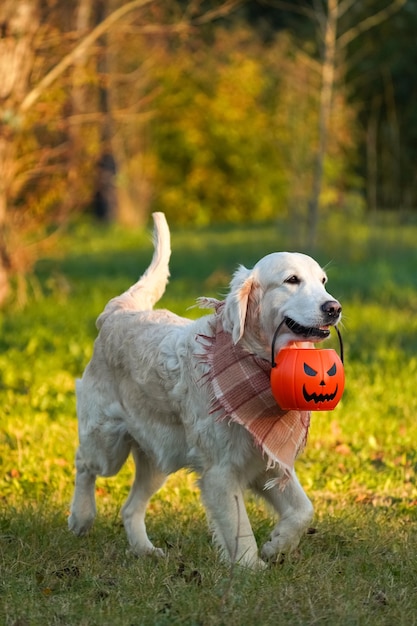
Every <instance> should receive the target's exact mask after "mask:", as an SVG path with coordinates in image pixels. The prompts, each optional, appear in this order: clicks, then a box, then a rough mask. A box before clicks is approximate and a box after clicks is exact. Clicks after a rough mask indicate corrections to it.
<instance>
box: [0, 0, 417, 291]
mask: <svg viewBox="0 0 417 626" xmlns="http://www.w3.org/2000/svg"><path fill="white" fill-rule="evenodd" d="M416 32H417V3H416V2H415V1H414V0H364V1H361V2H357V1H355V0H307V1H302V0H293V1H291V2H290V1H288V2H286V1H282V0H258V1H254V0H247V1H244V0H242V1H240V0H224V1H223V2H219V1H214V0H213V1H208V0H207V1H206V0H204V1H203V0H201V1H200V0H170V1H169V2H167V1H166V0H165V1H162V0H160V1H158V0H130V1H129V2H123V1H122V0H99V1H96V0H65V1H64V0H4V1H3V2H2V3H1V6H0V103H1V104H0V107H1V108H0V171H1V176H0V301H1V302H6V301H7V298H8V297H10V293H12V294H15V293H16V291H15V287H16V285H17V286H19V285H20V286H22V285H23V284H24V276H25V275H27V272H28V271H30V269H31V268H32V267H33V264H34V262H35V261H36V259H37V258H38V257H39V255H40V254H43V253H44V251H45V249H46V248H47V247H51V246H53V245H56V244H57V242H59V233H60V232H61V230H62V227H63V226H65V225H66V224H68V222H69V221H71V220H73V219H74V216H75V217H76V216H77V215H80V214H85V213H86V212H93V213H94V214H95V215H96V216H99V217H101V218H102V219H105V220H118V221H120V222H122V223H125V224H128V225H132V226H140V225H143V224H144V223H145V222H146V221H147V219H148V216H149V214H150V212H151V211H152V210H162V211H164V212H165V213H166V215H167V217H168V220H169V222H170V223H171V224H172V225H194V226H196V227H197V226H203V225H206V224H210V223H217V222H254V221H266V220H274V219H276V218H280V219H283V218H284V219H288V221H289V222H290V224H291V233H292V238H293V240H294V241H293V243H294V245H297V244H302V245H303V247H304V248H307V249H310V250H313V249H314V246H315V243H316V237H317V227H318V224H319V222H320V220H321V219H323V217H325V216H326V215H328V214H330V213H332V215H338V216H339V218H340V221H341V224H343V223H344V222H345V221H346V220H349V219H350V218H351V217H352V218H353V217H354V218H355V219H357V218H359V219H361V218H362V216H365V215H366V214H367V213H370V214H372V213H375V212H376V211H382V210H385V211H386V210H393V211H395V212H396V214H397V215H398V216H400V217H401V218H402V219H404V216H405V214H407V216H410V215H411V217H412V216H413V215H414V214H415V210H416V207H417V198H416V196H417V179H416V176H415V166H416V150H417V107H416V106H415V104H416V90H417V81H416V71H417V70H416V67H417V46H416V37H415V34H416ZM11 285H13V287H14V288H13V289H12V290H10V286H11Z"/></svg>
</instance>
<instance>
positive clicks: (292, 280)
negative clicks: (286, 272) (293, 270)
mask: <svg viewBox="0 0 417 626" xmlns="http://www.w3.org/2000/svg"><path fill="white" fill-rule="evenodd" d="M284 282H286V283H289V284H290V285H299V284H300V282H301V280H300V279H299V278H298V276H296V275H295V274H293V275H292V276H290V277H289V278H287V279H286V280H285V281H284Z"/></svg>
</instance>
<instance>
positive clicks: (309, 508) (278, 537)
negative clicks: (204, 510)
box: [255, 472, 314, 561]
mask: <svg viewBox="0 0 417 626" xmlns="http://www.w3.org/2000/svg"><path fill="white" fill-rule="evenodd" d="M269 478H271V476H270V474H268V473H265V474H264V475H263V476H262V479H261V480H259V479H258V482H257V486H256V487H255V491H257V492H258V493H259V494H260V493H262V496H263V497H264V498H265V499H266V500H267V502H269V503H270V504H271V505H272V506H273V508H274V509H275V511H277V513H278V514H279V517H280V519H279V522H278V524H277V525H276V526H275V528H274V529H273V531H272V533H271V536H270V538H269V541H267V542H266V543H265V544H264V546H263V547H262V550H261V554H262V557H263V558H264V559H265V560H266V561H273V560H275V559H276V557H277V556H278V555H279V554H282V553H285V552H291V551H292V550H294V549H295V548H296V547H297V546H298V544H299V542H300V539H301V536H302V535H303V534H304V533H305V532H306V530H307V528H308V526H309V524H310V523H311V519H312V517H313V513H314V509H313V505H312V504H311V502H310V500H309V498H308V497H307V495H306V494H305V492H304V490H303V488H302V487H301V485H300V483H299V481H298V478H297V476H296V474H295V472H293V474H292V477H291V478H290V480H289V481H288V483H287V485H286V486H285V488H284V490H283V491H281V490H280V489H279V488H278V487H272V488H271V489H262V491H261V489H260V486H261V484H260V483H261V482H262V484H263V486H265V482H266V480H267V479H269Z"/></svg>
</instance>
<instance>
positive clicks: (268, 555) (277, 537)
mask: <svg viewBox="0 0 417 626" xmlns="http://www.w3.org/2000/svg"><path fill="white" fill-rule="evenodd" d="M299 543H300V535H299V534H298V533H297V534H291V535H290V534H288V533H282V534H281V533H280V531H279V530H278V529H274V531H273V532H272V533H271V536H270V538H269V541H267V542H266V543H265V544H264V545H263V546H262V550H261V556H262V558H263V559H264V560H265V561H267V562H269V563H271V562H275V561H276V560H277V559H278V558H279V557H280V555H283V554H288V553H290V552H293V551H294V550H295V549H296V548H297V546H298V544H299Z"/></svg>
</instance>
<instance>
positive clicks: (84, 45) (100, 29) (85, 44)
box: [19, 0, 153, 113]
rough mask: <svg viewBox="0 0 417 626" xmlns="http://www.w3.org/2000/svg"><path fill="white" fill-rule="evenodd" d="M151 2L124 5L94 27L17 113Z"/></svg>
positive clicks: (29, 95) (151, 0) (44, 79)
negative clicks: (117, 25)
mask: <svg viewBox="0 0 417 626" xmlns="http://www.w3.org/2000/svg"><path fill="white" fill-rule="evenodd" d="M151 2H153V0H132V1H131V2H128V3H127V4H124V5H123V6H121V7H120V8H119V9H116V11H113V13H111V14H110V15H109V16H108V17H106V19H104V20H103V21H102V22H101V23H100V24H99V25H98V26H96V27H95V28H94V29H93V30H92V31H91V33H89V34H88V35H87V36H86V37H84V39H82V40H81V41H80V43H79V44H78V45H77V46H75V48H74V49H73V50H72V51H71V52H69V53H68V54H67V55H65V57H64V58H63V59H62V60H61V61H60V62H59V63H58V64H57V65H55V67H53V68H52V69H51V71H50V72H48V73H47V74H46V75H45V76H44V77H43V78H42V80H40V81H39V83H38V84H37V85H36V87H35V88H34V89H32V91H30V92H29V93H28V94H27V96H26V97H25V98H24V99H23V101H22V103H21V105H20V107H19V112H20V113H25V112H26V111H27V110H28V109H30V107H31V106H32V105H33V104H34V103H35V102H36V101H37V100H39V98H40V97H41V95H42V93H43V92H44V91H45V89H47V88H48V87H50V86H51V85H52V83H53V82H54V81H55V80H56V79H57V78H59V76H61V75H62V74H63V73H64V72H65V70H67V69H68V68H69V67H70V66H71V65H72V64H73V63H74V61H75V60H76V58H77V57H78V56H80V55H82V54H84V53H85V51H86V50H87V49H88V48H89V47H90V46H91V45H92V44H93V43H95V42H96V41H97V39H99V38H100V37H101V36H102V35H103V34H104V33H105V32H107V31H108V30H109V28H110V27H111V26H112V25H113V24H115V22H117V21H118V20H120V19H121V18H122V17H123V16H125V15H126V14H127V13H130V12H131V11H133V10H134V9H139V8H142V7H144V6H145V5H147V4H150V3H151Z"/></svg>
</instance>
